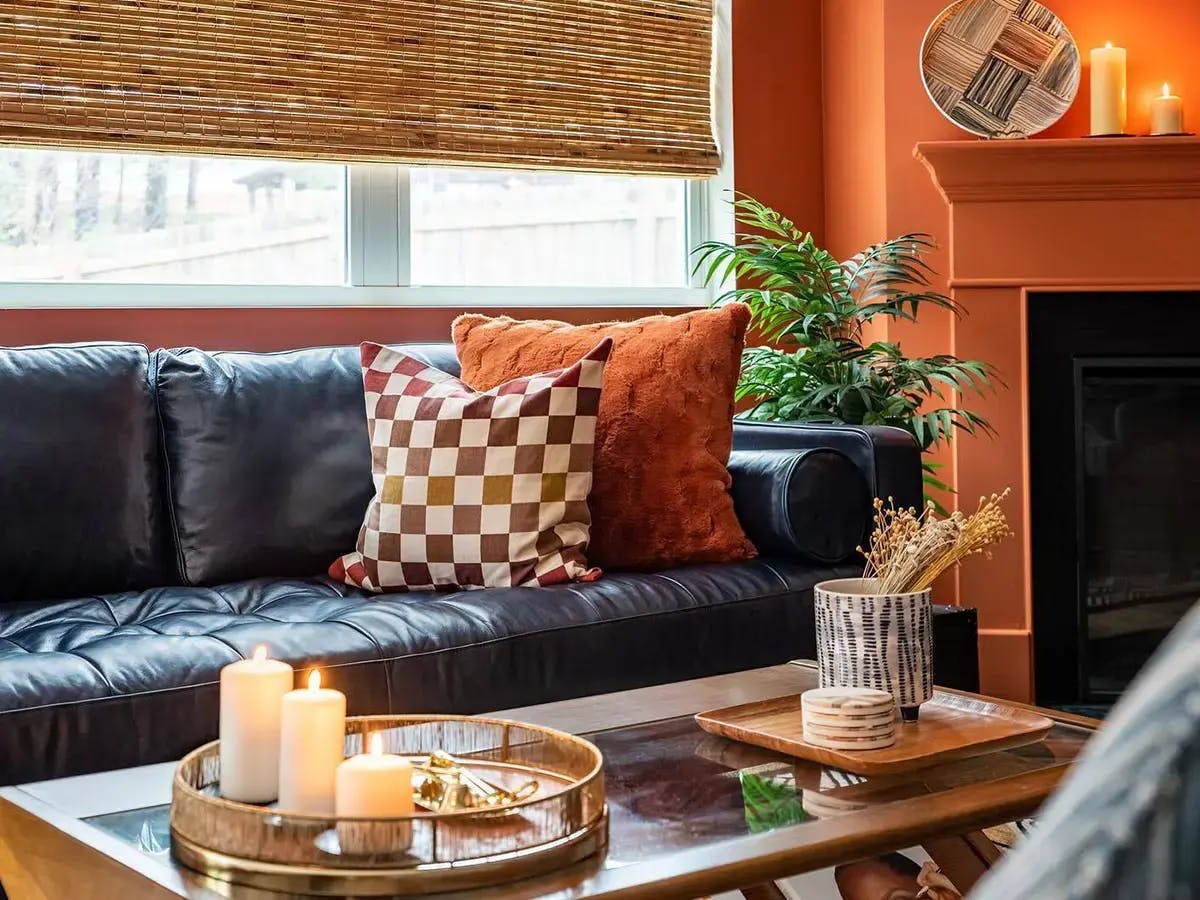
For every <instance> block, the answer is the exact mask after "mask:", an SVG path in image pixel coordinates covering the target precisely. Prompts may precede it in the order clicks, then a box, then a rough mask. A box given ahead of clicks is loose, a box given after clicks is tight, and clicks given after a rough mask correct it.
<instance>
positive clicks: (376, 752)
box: [370, 731, 383, 756]
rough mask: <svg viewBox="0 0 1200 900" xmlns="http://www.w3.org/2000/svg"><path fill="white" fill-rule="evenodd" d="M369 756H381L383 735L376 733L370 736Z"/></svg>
mask: <svg viewBox="0 0 1200 900" xmlns="http://www.w3.org/2000/svg"><path fill="white" fill-rule="evenodd" d="M370 749H371V755H372V756H383V735H382V734H380V733H379V732H378V731H377V732H375V733H374V734H373V735H371V744H370Z"/></svg>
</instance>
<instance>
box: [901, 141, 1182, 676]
mask: <svg viewBox="0 0 1200 900" xmlns="http://www.w3.org/2000/svg"><path fill="white" fill-rule="evenodd" d="M915 155H916V157H917V158H918V159H920V160H921V161H922V162H923V163H924V164H925V165H926V166H927V167H928V169H929V171H930V173H931V175H932V177H933V180H934V182H935V184H936V185H937V187H938V189H939V190H940V191H941V193H942V196H943V197H944V198H945V200H946V202H947V204H948V205H949V209H950V233H949V234H948V235H939V236H938V237H940V238H942V239H943V240H944V241H947V242H948V244H949V247H950V286H951V290H952V292H953V294H954V296H955V298H956V299H957V300H958V302H959V303H960V304H961V305H962V307H963V308H964V309H965V310H966V312H967V315H966V316H964V317H963V318H961V319H960V320H957V321H955V322H954V324H953V325H952V328H953V347H954V352H956V353H957V354H958V355H959V356H962V357H966V358H971V359H983V360H987V361H988V362H991V363H992V364H993V365H995V366H996V367H997V369H998V371H999V374H1000V376H1001V378H1002V379H1003V381H1004V383H1005V385H1006V387H1004V388H1002V389H1000V390H998V391H997V392H996V394H995V395H993V396H987V397H984V398H982V399H976V398H972V399H971V405H972V408H973V409H977V410H978V411H979V412H980V413H981V414H983V415H985V416H986V417H987V418H988V419H989V420H990V421H991V423H992V425H993V426H994V427H995V429H996V432H997V437H996V438H995V439H994V440H993V439H989V438H978V437H963V438H961V439H960V440H958V441H957V442H956V445H955V447H954V449H953V453H954V459H953V471H954V473H955V483H956V486H957V488H958V491H959V496H960V497H965V498H972V497H978V496H980V495H982V494H990V493H991V492H993V491H995V490H999V489H1000V488H1002V487H1004V486H1005V485H1009V486H1011V487H1012V489H1013V493H1014V495H1015V497H1016V498H1018V502H1016V503H1014V504H1011V505H1010V507H1009V510H1010V516H1009V518H1010V521H1011V523H1012V525H1013V530H1014V531H1015V532H1016V534H1017V538H1016V539H1014V540H1012V541H1009V542H1007V543H1006V544H1002V545H1001V547H1000V549H999V550H998V551H997V553H996V555H995V559H994V561H993V562H992V563H989V564H986V565H984V564H979V565H974V566H968V567H964V569H963V570H962V572H961V573H960V575H959V576H958V578H959V581H958V586H959V596H960V598H961V600H962V602H963V603H965V604H969V605H973V606H977V607H978V608H979V611H980V663H981V667H980V670H981V676H982V680H983V686H984V689H985V690H986V691H988V692H989V693H996V694H1000V695H1004V696H1009V697H1014V698H1018V699H1028V698H1030V697H1032V695H1033V686H1034V677H1033V640H1032V637H1033V629H1034V625H1035V623H1034V614H1033V603H1032V593H1033V592H1032V574H1031V573H1032V568H1031V545H1030V539H1029V517H1030V507H1029V502H1030V501H1029V408H1030V403H1031V402H1036V399H1037V398H1031V397H1030V396H1029V391H1028V372H1027V365H1028V360H1027V351H1028V347H1027V344H1026V315H1027V310H1028V303H1029V298H1030V297H1031V296H1039V295H1042V294H1045V293H1049V292H1060V293H1061V292H1063V291H1080V290H1086V291H1161V290H1193V291H1194V290H1197V289H1200V249H1197V237H1198V236H1200V140H1198V139H1196V138H1097V139H1077V140H1037V139H1034V140H1021V141H949V142H938V143H923V144H919V145H918V146H917V147H916V149H915ZM1167 327H1169V325H1168V326H1167ZM967 505H973V504H967Z"/></svg>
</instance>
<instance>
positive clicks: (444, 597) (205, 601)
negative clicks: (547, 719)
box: [0, 559, 977, 784]
mask: <svg viewBox="0 0 1200 900" xmlns="http://www.w3.org/2000/svg"><path fill="white" fill-rule="evenodd" d="M851 574H854V570H852V569H848V568H846V567H841V568H831V567H824V566H815V565H813V564H811V563H805V562H802V561H796V560H787V561H784V560H769V559H768V560H763V559H760V560H755V561H752V562H747V563H739V564H732V565H708V566H695V567H690V568H685V569H673V570H669V571H666V572H663V573H660V574H654V575H634V574H618V575H609V576H607V577H605V578H603V579H601V580H600V581H598V582H593V583H591V584H582V585H569V586H561V587H553V588H492V589H489V590H486V591H464V592H459V593H446V594H390V595H367V594H364V593H361V592H359V591H357V590H355V589H353V588H350V587H347V586H346V585H342V584H338V583H335V582H333V581H330V580H328V579H324V578H313V579H280V580H271V579H256V580H253V581H245V582H239V583H234V584H228V585H223V586H220V587H212V588H185V587H176V588H163V589H158V590H151V591H146V592H144V593H140V594H139V593H125V594H111V595H107V596H102V597H88V598H83V599H79V600H73V601H67V602H63V603H55V604H49V605H47V604H44V603H38V602H28V603H19V604H14V605H10V606H7V607H0V784H5V783H22V782H26V781H34V780H41V779H46V778H57V777H62V776H66V775H73V774H80V773H83V772H92V771H101V770H105V769H114V768H123V767H127V766H133V765H143V764H147V763H152V762H161V761H165V760H169V759H175V758H178V757H179V756H181V755H183V754H184V753H186V752H188V751H189V750H192V749H194V748H195V747H196V746H198V745H200V744H201V743H203V742H205V741H208V740H211V739H212V738H214V737H215V736H216V728H217V710H218V686H217V678H218V674H219V672H220V670H221V667H222V666H224V665H225V664H226V663H229V662H232V661H233V660H236V659H238V658H240V657H244V656H247V655H249V654H250V653H252V652H253V648H254V647H255V646H256V645H257V644H260V643H266V644H267V645H269V647H270V648H271V653H272V655H274V656H277V657H279V658H281V659H285V660H288V661H289V662H291V663H292V664H293V665H295V666H296V668H297V674H298V677H299V678H303V670H304V668H305V667H307V666H311V665H320V666H321V667H322V670H323V673H324V676H325V679H324V680H325V682H326V683H327V684H330V685H332V686H333V687H336V688H339V689H340V690H343V691H345V692H346V695H347V699H348V705H349V712H350V713H351V714H352V715H363V714H371V713H387V712H393V713H399V712H459V713H478V712H486V711H488V710H495V709H506V708H512V707H518V706H526V705H529V704H534V703H542V702H549V701H552V700H562V699H567V698H570V697H580V696H587V695H591V694H599V693H605V692H609V691H616V690H624V689H627V688H634V687H643V686H645V685H648V684H663V683H667V682H672V681H679V680H683V679H687V678H697V677H701V676H704V675H714V674H718V673H721V672H732V671H738V670H741V669H748V668H753V667H756V666H763V665H771V664H774V663H779V662H783V661H785V660H788V659H794V658H798V657H810V658H811V657H813V656H814V655H815V648H814V644H813V640H814V624H813V606H812V586H813V585H814V584H815V583H816V582H818V581H821V580H824V579H826V578H837V577H845V576H847V575H851ZM935 613H937V614H935V616H934V643H935V648H936V653H937V660H938V682H939V684H946V685H950V686H955V687H961V688H965V689H973V688H974V687H975V686H976V680H977V673H976V671H975V670H974V668H973V666H974V661H975V619H974V610H962V609H948V608H938V609H937V610H935ZM947 624H949V625H951V626H952V628H951V629H949V630H948V629H947V628H946V627H944V626H946V625H947ZM947 637H949V638H950V639H949V640H947Z"/></svg>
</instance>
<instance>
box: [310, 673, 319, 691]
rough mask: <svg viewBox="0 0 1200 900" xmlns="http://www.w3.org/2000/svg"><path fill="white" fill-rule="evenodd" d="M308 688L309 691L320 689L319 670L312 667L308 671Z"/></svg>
mask: <svg viewBox="0 0 1200 900" xmlns="http://www.w3.org/2000/svg"><path fill="white" fill-rule="evenodd" d="M308 689H309V690H310V691H319V690H320V689H321V670H320V669H313V670H312V671H311V672H309V673H308Z"/></svg>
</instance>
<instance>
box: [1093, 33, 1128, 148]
mask: <svg viewBox="0 0 1200 900" xmlns="http://www.w3.org/2000/svg"><path fill="white" fill-rule="evenodd" d="M1125 91H1126V85H1125V48H1124V47H1114V46H1113V45H1112V41H1109V42H1108V43H1107V44H1105V45H1104V46H1103V47H1097V48H1096V49H1095V50H1093V51H1092V134H1124V133H1125V113H1126V93H1125Z"/></svg>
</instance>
